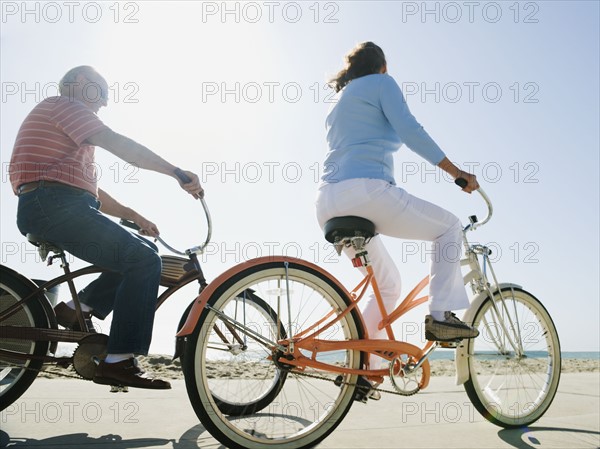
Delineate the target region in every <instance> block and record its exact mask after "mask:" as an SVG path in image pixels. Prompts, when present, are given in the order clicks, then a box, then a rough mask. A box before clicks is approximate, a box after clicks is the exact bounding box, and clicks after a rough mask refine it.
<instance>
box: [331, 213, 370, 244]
mask: <svg viewBox="0 0 600 449" xmlns="http://www.w3.org/2000/svg"><path fill="white" fill-rule="evenodd" d="M323 231H324V232H325V239H326V240H327V241H328V242H329V243H335V242H336V241H338V242H339V241H340V240H343V239H346V238H351V237H364V238H365V239H367V240H368V239H370V238H371V237H373V236H374V235H375V234H376V233H375V225H374V224H373V222H372V221H370V220H367V219H366V218H362V217H353V216H346V217H335V218H332V219H331V220H327V222H326V223H325V228H324V229H323Z"/></svg>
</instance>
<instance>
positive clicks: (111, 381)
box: [93, 377, 171, 390]
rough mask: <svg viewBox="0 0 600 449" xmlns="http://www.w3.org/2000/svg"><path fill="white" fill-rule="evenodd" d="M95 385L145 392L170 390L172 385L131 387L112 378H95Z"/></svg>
mask: <svg viewBox="0 0 600 449" xmlns="http://www.w3.org/2000/svg"><path fill="white" fill-rule="evenodd" d="M93 381H94V383H95V384H100V385H110V386H111V387H112V386H117V387H129V388H142V389H144V390H170V389H171V385H170V384H168V385H164V386H157V385H154V386H152V385H131V384H123V383H122V382H119V381H118V380H115V379H111V378H110V377H94V379H93Z"/></svg>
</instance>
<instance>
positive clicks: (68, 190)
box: [17, 186, 161, 355]
mask: <svg viewBox="0 0 600 449" xmlns="http://www.w3.org/2000/svg"><path fill="white" fill-rule="evenodd" d="M99 207H100V202H99V201H98V199H97V198H96V197H94V196H93V195H92V194H90V193H89V192H86V191H84V190H79V189H75V188H72V187H69V186H64V187H62V186H43V187H38V188H37V189H36V190H34V191H32V192H29V193H25V194H23V195H21V196H20V197H19V207H18V211H17V226H18V227H19V230H20V231H21V233H22V234H23V235H25V234H27V233H31V234H35V235H36V236H37V237H40V238H42V239H44V240H46V241H49V242H52V243H54V244H55V245H57V246H58V247H60V248H62V249H63V250H65V251H67V252H69V253H71V254H72V255H74V256H75V257H77V258H79V259H83V260H85V261H86V262H89V263H91V264H93V265H96V266H98V267H101V268H105V269H107V270H110V271H107V272H105V273H102V274H101V275H100V276H99V277H98V279H96V280H95V281H93V282H92V283H91V284H89V285H88V286H87V287H86V288H85V289H83V291H82V292H81V299H82V302H83V303H84V304H87V305H88V306H90V307H91V308H93V309H94V315H96V316H97V317H99V318H105V317H106V316H107V315H108V314H109V313H110V312H111V311H112V312H113V319H112V325H111V329H110V335H109V340H108V352H109V353H112V354H121V353H134V354H141V355H146V354H148V349H149V347H150V341H151V339H152V326H153V323H154V311H155V306H156V298H157V294H158V287H159V282H160V272H161V259H160V257H159V256H158V254H157V248H156V246H155V245H154V244H152V243H151V242H149V241H147V240H145V239H142V238H141V237H138V236H136V235H133V234H132V233H130V232H129V231H127V230H125V229H123V228H122V227H121V226H119V225H118V224H117V223H115V222H114V221H112V220H111V219H109V218H108V217H106V216H105V215H103V214H102V213H101V212H100V211H99V210H98V209H99Z"/></svg>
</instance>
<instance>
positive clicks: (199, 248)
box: [119, 198, 212, 256]
mask: <svg viewBox="0 0 600 449" xmlns="http://www.w3.org/2000/svg"><path fill="white" fill-rule="evenodd" d="M200 203H202V208H203V209H204V215H205V216H206V224H207V231H206V240H205V241H204V243H202V244H201V245H198V246H194V247H192V248H189V249H186V250H185V251H179V250H178V249H176V248H173V247H172V246H171V245H169V244H168V243H167V242H165V241H164V240H163V239H162V238H161V237H160V236H156V240H158V241H159V242H160V244H161V245H162V246H164V247H165V248H167V249H168V250H169V251H171V252H173V253H175V254H179V255H180V256H189V255H190V254H202V252H203V251H204V248H206V245H208V242H210V238H211V236H212V219H211V217H210V212H209V210H208V206H207V205H206V201H204V198H200ZM119 223H120V224H121V225H122V226H125V227H128V228H130V229H133V230H135V231H139V230H140V227H139V226H138V225H137V224H135V223H134V222H133V221H131V220H126V219H124V218H121V221H120V222H119Z"/></svg>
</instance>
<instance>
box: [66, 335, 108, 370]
mask: <svg viewBox="0 0 600 449" xmlns="http://www.w3.org/2000/svg"><path fill="white" fill-rule="evenodd" d="M107 346H108V335H104V334H94V335H89V336H87V337H85V338H83V339H81V340H80V341H79V344H78V346H77V349H75V352H74V353H73V368H74V369H75V372H76V373H77V374H79V375H80V376H81V377H83V378H84V379H86V380H92V379H93V378H94V373H95V372H96V362H95V359H97V360H103V359H104V358H105V357H106V347H107Z"/></svg>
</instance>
